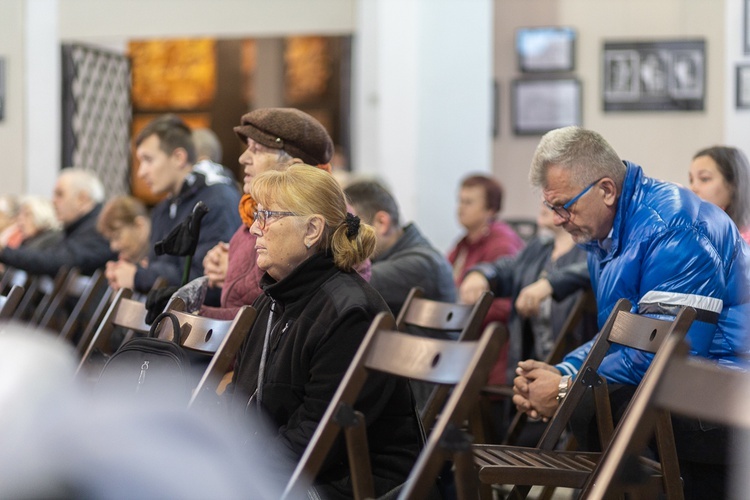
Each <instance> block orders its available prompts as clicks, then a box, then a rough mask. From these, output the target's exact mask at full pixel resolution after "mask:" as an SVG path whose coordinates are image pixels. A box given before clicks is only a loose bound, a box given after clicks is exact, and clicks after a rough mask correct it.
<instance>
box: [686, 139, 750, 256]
mask: <svg viewBox="0 0 750 500" xmlns="http://www.w3.org/2000/svg"><path fill="white" fill-rule="evenodd" d="M689 178H690V189H691V190H692V191H693V192H694V193H695V194H697V195H698V196H699V197H700V198H701V199H702V200H705V201H708V202H710V203H713V204H714V205H716V206H718V207H719V208H721V209H722V210H724V211H725V212H726V213H727V215H729V217H731V219H732V220H733V221H734V223H735V224H736V225H737V227H738V228H739V230H740V233H741V234H742V238H743V239H744V240H745V241H747V242H748V243H750V164H748V161H747V157H746V156H745V154H744V153H743V152H742V151H740V150H739V149H737V148H733V147H729V146H713V147H710V148H706V149H702V150H700V151H698V152H697V153H696V154H695V156H693V162H692V163H691V164H690V173H689Z"/></svg>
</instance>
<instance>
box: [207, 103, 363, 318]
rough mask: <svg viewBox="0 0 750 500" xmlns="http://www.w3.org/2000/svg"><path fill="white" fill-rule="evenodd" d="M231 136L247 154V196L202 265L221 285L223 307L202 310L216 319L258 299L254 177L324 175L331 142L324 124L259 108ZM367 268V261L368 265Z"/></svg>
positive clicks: (303, 115)
mask: <svg viewBox="0 0 750 500" xmlns="http://www.w3.org/2000/svg"><path fill="white" fill-rule="evenodd" d="M234 131H235V133H236V134H237V136H238V137H239V138H240V140H241V141H242V142H244V143H245V144H247V149H246V150H245V152H244V153H242V155H241V156H240V164H241V165H242V167H243V169H244V174H245V176H244V178H243V182H244V186H243V190H244V192H245V193H246V194H245V195H244V196H243V197H242V200H241V201H240V207H239V210H240V217H241V218H242V222H243V224H242V225H241V226H240V227H239V228H238V229H237V231H236V232H235V233H234V236H232V239H231V240H230V242H229V245H227V244H226V243H220V244H218V245H216V246H215V247H214V248H213V249H211V251H209V253H208V254H207V255H206V258H205V259H204V260H203V266H204V271H205V274H206V276H207V277H208V279H209V283H210V285H211V286H221V287H222V290H221V307H209V306H205V305H204V306H203V307H201V309H200V313H201V314H202V315H204V316H208V317H211V318H220V319H231V318H234V316H235V315H236V313H237V311H238V310H239V308H240V307H242V306H243V305H246V304H252V303H253V301H254V300H255V298H256V297H257V296H258V295H260V293H261V289H260V278H261V276H263V271H262V270H261V269H260V268H259V267H258V266H257V265H256V263H255V261H256V251H255V236H254V235H252V234H251V233H250V226H251V225H252V223H253V218H252V214H253V212H254V211H255V202H254V201H253V199H252V198H251V197H250V195H249V194H247V193H249V192H250V187H251V186H252V182H253V178H254V177H255V176H256V175H258V174H260V173H262V172H265V171H267V170H283V169H285V168H287V167H288V166H289V165H291V164H293V163H306V164H308V165H312V166H316V167H318V168H321V169H323V170H326V171H328V172H330V171H331V166H330V164H329V162H330V161H331V157H332V156H333V141H332V140H331V137H330V136H329V135H328V132H326V129H325V128H324V127H323V125H321V124H320V122H319V121H318V120H316V119H315V118H313V117H312V116H310V115H308V114H307V113H304V112H302V111H300V110H298V109H294V108H262V109H256V110H255V111H251V112H250V113H247V114H245V115H244V116H243V117H242V121H241V123H240V125H239V126H237V127H234ZM368 263H369V261H368Z"/></svg>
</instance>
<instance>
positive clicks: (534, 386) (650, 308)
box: [513, 127, 750, 498]
mask: <svg viewBox="0 0 750 500" xmlns="http://www.w3.org/2000/svg"><path fill="white" fill-rule="evenodd" d="M529 178H530V181H531V183H532V185H534V186H537V187H540V188H541V190H542V195H543V197H544V203H545V205H547V207H548V208H549V209H550V210H552V211H554V212H555V224H557V225H561V226H563V228H565V230H567V231H568V232H569V233H570V234H571V235H572V236H573V239H574V240H575V241H576V243H578V244H579V245H582V246H583V247H584V248H585V249H586V250H587V251H588V267H589V273H590V275H591V282H592V286H593V288H594V290H595V291H596V297H597V308H598V315H599V318H598V319H599V326H600V328H601V326H602V325H603V324H604V321H605V320H606V319H607V317H608V316H609V314H610V312H611V311H612V308H613V307H614V305H615V303H616V302H617V300H618V299H620V298H626V299H628V300H630V301H631V303H633V304H634V309H635V311H636V312H638V313H640V314H648V315H652V316H655V317H673V313H674V310H675V308H677V307H679V306H683V305H686V306H692V307H694V308H695V309H696V310H697V312H698V316H697V319H696V321H695V322H694V323H693V325H692V327H691V328H690V330H689V332H688V340H689V341H690V345H691V349H692V354H694V355H698V356H703V357H706V358H710V359H714V360H717V361H718V362H720V363H722V364H737V363H738V362H739V358H740V357H742V356H744V355H746V354H747V353H748V350H749V349H748V347H749V345H748V333H747V332H748V328H747V326H746V325H747V319H748V318H750V314H749V312H750V296H749V290H750V274H749V273H750V248H748V246H747V245H746V243H745V242H744V241H743V240H742V237H741V236H740V234H739V231H738V230H737V228H736V226H735V225H734V224H733V223H732V221H731V220H730V219H729V217H728V216H726V214H725V213H724V212H723V211H722V210H721V209H719V208H717V207H716V206H714V205H712V204H710V203H705V202H702V201H701V200H700V199H699V198H698V197H697V196H695V195H694V194H693V193H691V192H690V191H689V190H687V189H684V188H681V187H679V186H677V185H675V184H671V183H667V182H662V181H657V180H655V179H651V178H649V177H646V176H645V175H643V171H642V170H641V168H640V167H639V166H638V165H635V164H633V163H630V162H623V161H622V160H621V159H620V158H619V156H618V155H617V153H616V152H615V151H614V150H613V148H612V147H611V146H610V145H609V144H608V143H607V142H606V141H605V140H604V139H603V138H602V137H601V136H600V135H599V134H597V133H596V132H593V131H590V130H585V129H581V128H578V127H566V128H562V129H557V130H553V131H552V132H549V133H548V134H546V135H545V136H544V137H543V138H542V140H541V142H540V143H539V146H538V147H537V150H536V152H535V154H534V158H533V159H532V164H531V171H530V174H529ZM592 343H593V341H592V342H589V343H587V344H584V345H583V346H581V347H579V348H578V349H575V350H574V351H572V352H571V353H569V354H568V355H567V356H566V357H565V359H564V360H563V362H562V363H560V364H558V365H556V366H554V367H552V366H549V365H545V364H544V363H541V362H538V361H523V362H521V363H519V368H518V369H517V373H518V377H516V379H515V381H514V385H515V389H516V395H515V396H514V398H513V400H514V403H515V404H516V406H517V407H518V408H519V410H521V411H526V412H527V413H529V414H530V415H531V416H543V417H547V416H551V415H552V413H554V410H555V409H556V407H557V396H558V393H562V394H561V395H564V394H565V392H566V391H567V386H568V385H569V383H570V382H569V380H570V379H571V378H575V376H576V374H577V372H578V369H579V368H580V366H581V364H582V363H583V360H584V359H585V357H586V355H587V354H588V352H589V350H590V349H591V345H592ZM651 359H652V356H651V355H647V354H645V353H643V352H641V351H637V350H633V349H629V348H623V347H619V346H618V347H613V348H612V349H611V350H610V352H609V353H608V354H607V356H606V357H605V359H604V361H603V362H602V365H601V368H600V370H599V373H600V374H601V375H602V376H604V377H605V378H606V380H607V382H608V384H610V385H609V389H610V393H611V399H612V404H613V414H614V415H615V417H618V416H619V415H620V414H621V413H622V411H623V410H624V407H625V406H626V404H627V402H628V401H629V399H630V397H631V396H632V394H633V393H634V390H635V386H636V385H637V384H638V383H639V382H640V380H641V378H642V377H643V375H644V373H645V372H646V369H647V368H648V366H649V363H650V362H651ZM577 413H578V415H577V416H576V418H575V420H574V421H573V432H574V434H575V435H576V438H577V439H578V441H579V444H581V445H582V446H591V447H593V446H592V445H593V443H592V441H594V440H593V439H591V438H592V437H593V436H595V418H591V417H592V412H589V411H588V410H587V408H586V406H585V405H584V406H583V407H582V408H579V411H578V412H577ZM675 435H676V439H677V444H678V454H679V455H680V459H681V468H682V474H683V477H684V480H685V493H686V495H687V496H688V497H690V496H692V495H696V496H701V495H705V494H709V496H710V497H712V498H719V496H717V494H718V495H721V491H722V490H723V484H724V467H723V466H722V465H721V464H723V463H724V461H725V456H724V455H725V454H726V446H725V443H726V435H725V433H724V429H717V428H715V427H714V428H707V427H706V426H705V424H702V423H699V422H692V423H691V422H688V423H686V424H685V426H681V425H680V424H679V423H676V425H675ZM706 443H708V445H710V446H709V448H710V447H713V448H714V449H713V450H710V449H707V448H706V446H708V445H707V444H706ZM696 462H701V463H700V465H695V464H696ZM717 464H718V465H717ZM696 469H697V471H698V474H694V473H693V472H694V471H695V470H696ZM706 498H707V497H706Z"/></svg>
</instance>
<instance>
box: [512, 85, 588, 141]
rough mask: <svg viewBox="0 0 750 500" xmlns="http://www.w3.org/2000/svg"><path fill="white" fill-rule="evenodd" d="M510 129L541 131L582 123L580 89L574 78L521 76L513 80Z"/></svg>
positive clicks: (533, 133) (535, 133)
mask: <svg viewBox="0 0 750 500" xmlns="http://www.w3.org/2000/svg"><path fill="white" fill-rule="evenodd" d="M512 104H513V105H512V107H513V110H512V114H513V132H514V133H515V134H516V135H542V134H545V133H547V132H549V131H550V130H553V129H556V128H560V127H566V126H569V125H579V126H580V125H582V121H583V120H582V115H583V89H582V85H581V82H580V80H578V79H577V78H533V79H532V78H522V79H517V80H514V81H513V88H512Z"/></svg>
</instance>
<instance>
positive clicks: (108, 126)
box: [62, 44, 132, 197]
mask: <svg viewBox="0 0 750 500" xmlns="http://www.w3.org/2000/svg"><path fill="white" fill-rule="evenodd" d="M62 68H63V85H62V87H63V95H62V104H63V113H62V115H63V123H62V134H63V138H62V165H63V166H76V167H82V168H85V169H86V170H90V171H93V172H94V173H96V174H97V175H98V176H99V178H100V179H101V181H102V182H103V183H104V187H105V189H106V192H107V196H108V197H109V196H113V195H118V194H127V193H129V192H130V123H131V120H132V109H131V105H130V81H131V80H130V61H129V60H128V58H127V57H126V56H124V55H121V54H115V53H112V52H107V51H105V50H101V49H97V48H92V47H87V46H83V45H77V44H65V45H63V47H62Z"/></svg>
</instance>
